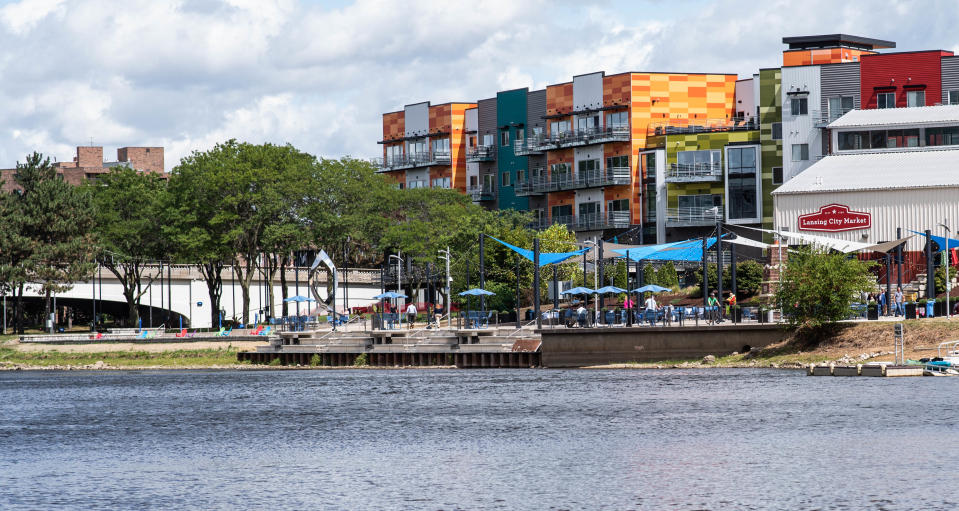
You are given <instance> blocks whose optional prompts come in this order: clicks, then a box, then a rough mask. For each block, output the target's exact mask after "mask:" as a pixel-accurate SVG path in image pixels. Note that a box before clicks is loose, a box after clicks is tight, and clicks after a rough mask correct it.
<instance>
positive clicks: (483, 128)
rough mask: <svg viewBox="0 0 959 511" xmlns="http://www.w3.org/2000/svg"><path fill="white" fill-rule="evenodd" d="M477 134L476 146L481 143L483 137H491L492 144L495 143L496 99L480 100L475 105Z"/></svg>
mask: <svg viewBox="0 0 959 511" xmlns="http://www.w3.org/2000/svg"><path fill="white" fill-rule="evenodd" d="M476 110H477V114H476V116H477V120H478V128H479V133H477V137H476V139H477V142H476V143H478V144H482V143H483V135H487V134H489V135H493V144H494V145H495V144H496V143H497V142H496V98H489V99H481V100H479V102H478V103H477V104H476Z"/></svg>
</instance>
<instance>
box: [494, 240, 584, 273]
mask: <svg viewBox="0 0 959 511" xmlns="http://www.w3.org/2000/svg"><path fill="white" fill-rule="evenodd" d="M486 237H487V238H489V239H491V240H494V241H497V242H499V243H500V244H501V245H503V246H505V247H508V248H509V249H510V250H512V251H513V252H516V253H517V254H519V255H521V256H523V257H525V258H526V259H527V260H528V261H530V262H532V261H533V251H532V250H527V249H525V248H519V247H517V246H516V245H510V244H509V243H506V242H505V241H503V240H498V239H496V238H494V237H492V236H490V235H488V234H487V235H486ZM590 250H591V248H584V249H580V250H577V251H575V252H540V253H539V265H540V266H546V265H547V264H555V263H561V262H563V261H565V260H567V259H569V258H572V257H576V256H578V255H581V254H582V253H584V252H588V251H590Z"/></svg>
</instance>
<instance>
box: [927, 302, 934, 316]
mask: <svg viewBox="0 0 959 511" xmlns="http://www.w3.org/2000/svg"><path fill="white" fill-rule="evenodd" d="M935 316H936V302H926V317H927V318H932V317H935Z"/></svg>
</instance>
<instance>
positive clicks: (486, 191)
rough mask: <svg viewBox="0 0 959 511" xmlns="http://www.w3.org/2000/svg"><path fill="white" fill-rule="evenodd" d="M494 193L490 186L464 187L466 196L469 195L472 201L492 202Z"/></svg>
mask: <svg viewBox="0 0 959 511" xmlns="http://www.w3.org/2000/svg"><path fill="white" fill-rule="evenodd" d="M495 193H496V191H495V190H494V189H493V187H492V186H487V185H476V186H467V187H466V194H467V195H469V196H470V198H471V199H473V200H474V201H487V200H493V198H494V197H495Z"/></svg>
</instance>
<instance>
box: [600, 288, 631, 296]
mask: <svg viewBox="0 0 959 511" xmlns="http://www.w3.org/2000/svg"><path fill="white" fill-rule="evenodd" d="M596 292H597V293H599V294H601V295H605V294H607V293H625V292H626V290H625V289H623V288H621V287H616V286H606V287H601V288H599V289H597V290H596Z"/></svg>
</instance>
